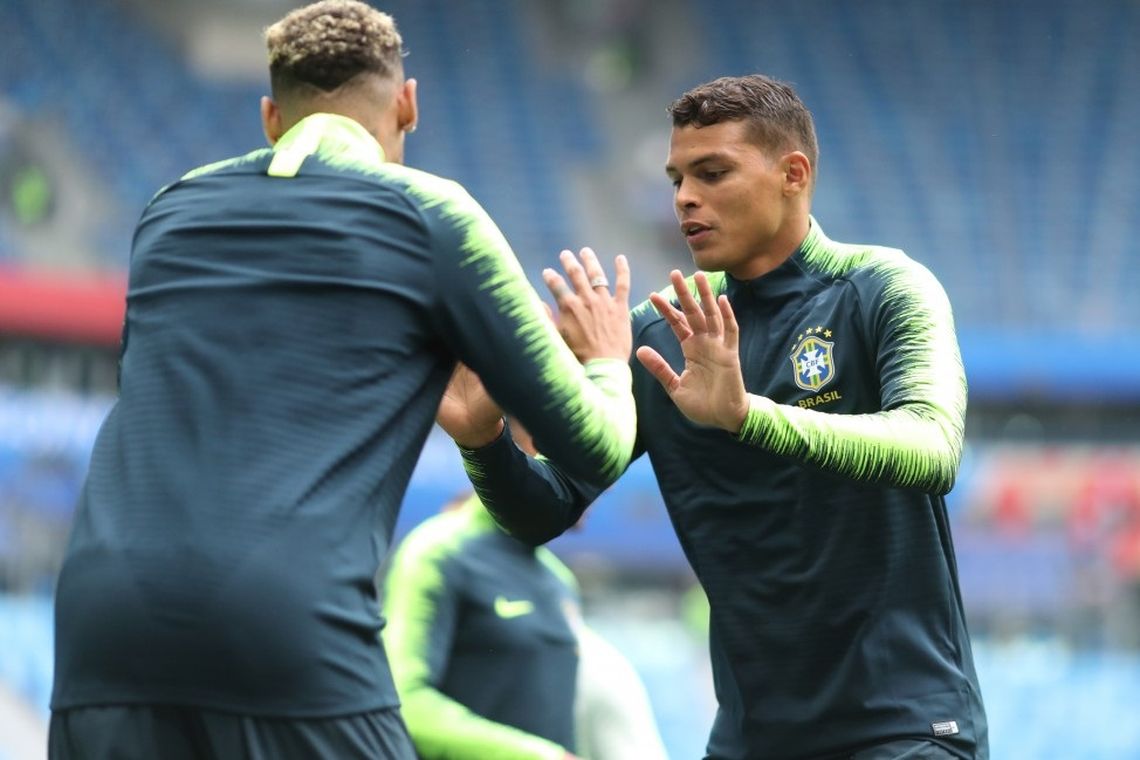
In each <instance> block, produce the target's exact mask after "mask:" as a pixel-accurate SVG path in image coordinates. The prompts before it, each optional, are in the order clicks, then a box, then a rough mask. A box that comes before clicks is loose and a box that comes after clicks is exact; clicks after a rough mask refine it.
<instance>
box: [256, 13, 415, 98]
mask: <svg viewBox="0 0 1140 760" xmlns="http://www.w3.org/2000/svg"><path fill="white" fill-rule="evenodd" d="M265 44H266V47H268V49H269V77H270V82H271V85H272V88H273V94H274V96H275V97H277V96H281V95H284V94H286V93H289V92H296V91H298V90H302V89H308V88H316V89H318V90H321V91H323V92H331V91H333V90H336V89H337V88H338V87H340V86H341V85H343V84H345V83H346V82H349V81H350V80H352V79H353V78H355V77H357V76H358V75H360V74H364V73H368V74H376V75H378V76H380V77H382V78H385V79H397V78H398V77H400V76H402V74H403V64H402V62H401V58H402V56H403V48H402V45H403V41H402V40H401V39H400V33H399V31H398V30H397V29H396V22H395V20H394V19H393V18H392V17H391V16H389V15H388V14H387V13H383V12H381V11H378V10H376V9H375V8H373V7H372V6H370V5H367V4H366V3H362V2H357V0H320V2H316V3H312V4H311V5H306V6H304V7H303V8H298V9H296V10H294V11H291V12H290V13H289V14H287V15H286V16H285V17H284V18H282V19H281V20H280V21H278V22H277V23H275V24H273V25H272V26H270V27H269V28H268V29H266V30H265Z"/></svg>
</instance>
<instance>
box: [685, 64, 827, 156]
mask: <svg viewBox="0 0 1140 760" xmlns="http://www.w3.org/2000/svg"><path fill="white" fill-rule="evenodd" d="M668 111H669V115H670V116H672V118H673V126H674V127H675V128H676V127H687V126H693V127H708V126H711V125H713V124H719V123H721V122H725V121H745V122H747V123H748V124H749V125H750V127H751V131H752V135H753V138H754V139H755V141H756V143H757V144H758V145H759V146H760V147H761V148H763V149H764V150H765V151H767V152H770V153H776V152H783V151H790V150H798V151H801V152H802V153H803V154H804V155H805V156H807V158H808V161H809V162H811V166H812V168H813V169H815V168H816V166H817V164H818V161H819V145H818V143H817V141H816V137H815V123H814V121H813V120H812V117H811V112H810V111H808V109H807V106H805V105H804V104H803V101H802V100H800V98H799V96H798V95H797V94H796V91H795V90H793V89H792V87H791V86H790V85H788V84H786V83H784V82H781V81H778V80H776V79H772V78H771V77H767V76H764V75H763V74H749V75H747V76H742V77H721V78H719V79H714V80H713V81H711V82H706V83H705V84H702V85H698V86H696V87H694V88H693V89H691V90H689V91H688V92H686V93H685V94H683V95H682V96H681V97H679V98H677V99H676V100H675V101H673V102H672V103H671V104H670V105H669V108H668Z"/></svg>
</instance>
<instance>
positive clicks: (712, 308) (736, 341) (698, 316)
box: [637, 270, 748, 433]
mask: <svg viewBox="0 0 1140 760" xmlns="http://www.w3.org/2000/svg"><path fill="white" fill-rule="evenodd" d="M670 279H671V280H672V283H673V292H674V293H675V294H676V295H677V302H678V303H679V304H680V306H681V308H680V309H678V308H677V307H675V306H673V304H671V303H670V302H669V301H668V300H667V299H665V298H664V297H662V296H661V295H660V294H656V293H655V294H653V295H652V296H650V297H649V299H650V301H651V302H652V303H653V306H654V307H655V308H656V309H657V311H658V312H659V313H660V314H661V316H662V317H664V318H665V321H666V322H668V323H669V326H670V327H672V328H673V334H674V335H675V336H676V337H677V340H678V342H679V343H680V344H681V352H682V354H683V355H684V357H685V367H684V369H683V370H682V371H681V373H680V374H677V373H676V372H674V371H673V368H672V367H670V366H669V363H668V362H666V361H665V358H664V357H662V356H661V354H659V353H658V352H657V351H655V350H654V349H652V348H649V347H648V346H642V347H641V348H639V349H637V358H638V361H640V362H641V363H642V364H643V365H644V366H645V368H646V369H647V370H649V372H650V373H651V374H652V375H653V376H654V377H656V378H657V380H658V381H659V382H660V383H661V385H662V387H663V388H664V389H665V392H666V393H668V394H669V398H671V399H672V400H673V403H674V404H676V405H677V408H678V409H680V410H681V413H682V414H684V415H685V416H686V417H688V418H689V419H691V420H692V421H693V422H697V423H700V424H703V425H713V426H716V427H720V428H724V429H725V430H728V431H729V432H732V433H737V432H739V431H740V426H741V425H742V424H743V422H744V417H745V415H746V414H747V412H748V394H747V392H746V391H745V389H744V378H743V376H742V374H741V371H740V329H739V327H738V326H737V324H736V317H735V315H734V314H733V312H732V306H731V305H730V304H729V302H728V298H727V296H723V295H722V296H720V298H717V297H715V296H714V295H713V293H712V288H711V287H710V286H709V281H708V277H706V276H705V274H704V272H698V273H697V274H696V275H695V276H694V278H693V279H694V281H695V282H696V284H697V291H698V293H699V294H700V302H698V301H697V299H696V298H694V297H693V294H692V293H691V292H690V291H689V288H688V287H687V286H686V284H685V278H684V276H683V275H682V274H681V273H680V272H679V271H677V270H674V271H673V272H671V273H670Z"/></svg>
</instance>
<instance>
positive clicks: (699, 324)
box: [669, 269, 708, 333]
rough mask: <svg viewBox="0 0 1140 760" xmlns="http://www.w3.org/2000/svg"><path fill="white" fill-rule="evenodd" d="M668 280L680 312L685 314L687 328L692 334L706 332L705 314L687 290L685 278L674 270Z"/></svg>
mask: <svg viewBox="0 0 1140 760" xmlns="http://www.w3.org/2000/svg"><path fill="white" fill-rule="evenodd" d="M669 280H670V281H671V282H672V283H673V293H674V295H676V296H677V303H678V304H680V305H681V311H683V312H684V313H685V319H686V320H688V323H689V328H690V329H691V330H692V331H693V332H694V333H698V332H706V331H707V330H708V325H707V324H706V322H705V313H704V312H703V311H701V306H700V304H698V303H697V299H696V298H694V297H693V294H692V292H691V291H690V290H689V285H688V283H686V282H685V276H684V275H683V274H681V272H680V271H679V270H677V269H674V270H673V271H672V272H670V273H669Z"/></svg>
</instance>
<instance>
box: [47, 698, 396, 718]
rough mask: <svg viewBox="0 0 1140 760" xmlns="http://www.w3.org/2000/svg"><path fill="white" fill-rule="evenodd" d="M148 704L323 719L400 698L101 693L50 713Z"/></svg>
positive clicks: (388, 705) (57, 704) (56, 705)
mask: <svg viewBox="0 0 1140 760" xmlns="http://www.w3.org/2000/svg"><path fill="white" fill-rule="evenodd" d="M131 705H135V706H148V707H183V708H188V709H192V710H210V711H213V712H219V713H228V714H231V715H243V716H248V717H253V718H296V719H306V718H312V719H322V718H341V717H346V716H349V715H360V714H363V713H371V712H376V711H377V710H390V709H395V708H399V706H400V702H399V700H377V701H375V702H362V703H352V704H342V705H332V706H329V707H323V708H286V707H254V706H251V705H243V704H239V703H236V702H226V701H224V700H217V699H210V698H206V697H201V696H190V695H171V694H169V693H167V694H163V695H161V696H159V695H145V694H132V695H129V696H128V695H122V694H119V695H116V694H102V695H100V696H98V697H94V696H93V697H83V696H77V697H71V698H63V699H53V700H52V702H51V710H52V712H61V711H64V710H77V709H85V708H91V707H116V706H131Z"/></svg>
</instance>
